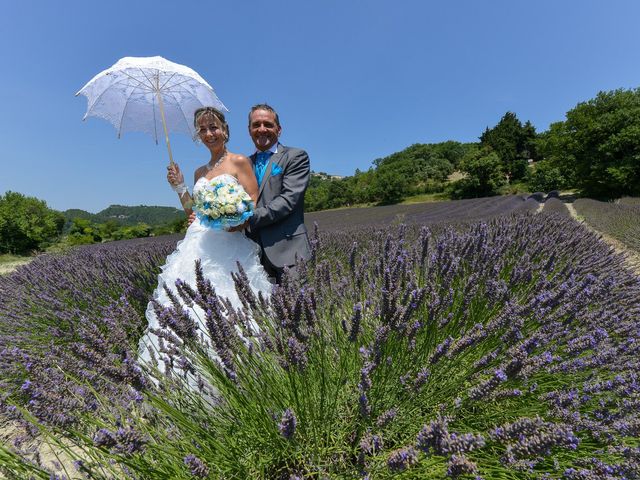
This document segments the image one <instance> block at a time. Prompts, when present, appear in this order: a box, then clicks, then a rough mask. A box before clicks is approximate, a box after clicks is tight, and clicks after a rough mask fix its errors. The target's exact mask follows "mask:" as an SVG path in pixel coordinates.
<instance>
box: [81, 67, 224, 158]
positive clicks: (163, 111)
mask: <svg viewBox="0 0 640 480" xmlns="http://www.w3.org/2000/svg"><path fill="white" fill-rule="evenodd" d="M78 95H84V96H85V97H87V100H88V105H87V113H85V115H84V118H83V120H86V119H87V118H88V117H100V118H104V119H105V120H107V121H109V122H110V123H111V124H112V125H113V126H114V127H115V128H116V130H117V132H118V138H120V136H121V135H122V133H124V132H129V131H134V132H146V133H149V134H151V135H152V136H153V138H154V140H155V141H156V143H158V135H159V134H161V132H164V134H165V140H166V142H167V148H168V149H169V158H170V161H171V163H173V157H172V155H171V145H170V143H169V135H168V132H182V133H187V134H189V135H191V136H194V135H195V130H194V127H193V113H194V112H195V111H196V109H198V108H200V107H203V106H211V107H215V108H217V109H218V110H221V111H228V109H227V107H225V106H224V104H223V103H222V102H221V101H220V99H219V98H218V96H217V95H216V94H215V92H214V91H213V88H211V85H209V84H208V83H207V82H206V81H205V80H204V79H203V78H202V77H201V76H200V75H198V73H196V72H195V71H194V70H192V69H190V68H189V67H186V66H184V65H179V64H177V63H173V62H170V61H169V60H166V59H164V58H162V57H124V58H121V59H120V60H118V61H117V62H116V63H115V64H114V65H113V66H112V67H110V68H108V69H106V70H104V71H102V72H100V73H99V74H97V75H96V76H95V77H93V78H92V79H91V80H90V81H89V82H87V84H86V85H85V86H84V87H82V88H81V89H80V91H79V92H78V93H76V96H78Z"/></svg>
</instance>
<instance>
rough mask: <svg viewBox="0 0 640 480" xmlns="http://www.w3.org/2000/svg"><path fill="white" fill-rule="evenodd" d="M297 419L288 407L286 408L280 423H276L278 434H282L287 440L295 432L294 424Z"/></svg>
mask: <svg viewBox="0 0 640 480" xmlns="http://www.w3.org/2000/svg"><path fill="white" fill-rule="evenodd" d="M297 423H298V420H297V419H296V415H295V413H293V410H292V409H290V408H287V409H286V410H285V411H284V413H283V414H282V418H281V419H280V424H279V425H278V431H279V432H280V435H282V436H283V437H284V438H286V439H287V440H291V439H292V438H293V435H294V434H295V433H296V425H297Z"/></svg>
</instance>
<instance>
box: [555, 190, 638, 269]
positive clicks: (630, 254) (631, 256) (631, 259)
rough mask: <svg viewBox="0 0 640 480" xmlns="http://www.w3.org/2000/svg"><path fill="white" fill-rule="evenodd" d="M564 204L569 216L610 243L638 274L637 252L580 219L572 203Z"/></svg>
mask: <svg viewBox="0 0 640 480" xmlns="http://www.w3.org/2000/svg"><path fill="white" fill-rule="evenodd" d="M565 205H566V207H567V209H568V210H569V213H570V214H571V216H572V217H573V218H574V219H575V220H576V221H578V222H580V223H582V224H583V225H584V226H585V227H587V228H588V229H589V230H591V231H592V232H595V233H597V234H598V235H600V237H601V238H602V240H603V241H605V242H606V243H608V244H609V245H611V246H612V247H613V249H614V250H615V251H616V253H619V254H621V255H622V256H623V257H624V258H625V263H626V265H627V266H628V267H629V268H630V269H631V270H632V271H633V272H635V273H636V274H637V275H640V254H639V253H637V252H635V251H634V250H632V249H630V248H629V247H627V246H626V245H625V244H624V243H622V242H621V241H620V240H618V239H616V238H613V237H612V236H611V235H607V234H606V233H603V232H601V231H600V230H596V229H595V228H593V227H592V226H591V225H589V224H588V223H587V222H585V221H584V220H583V219H581V218H580V216H579V215H578V212H576V209H575V207H574V206H573V203H565Z"/></svg>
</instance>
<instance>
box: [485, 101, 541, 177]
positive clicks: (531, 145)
mask: <svg viewBox="0 0 640 480" xmlns="http://www.w3.org/2000/svg"><path fill="white" fill-rule="evenodd" d="M535 138H536V131H535V128H534V127H533V125H532V124H531V122H526V123H525V125H522V123H521V122H520V120H518V117H517V116H516V114H515V113H513V112H507V113H505V114H504V116H503V117H502V118H501V119H500V121H499V122H498V124H497V125H496V126H495V127H493V128H491V129H489V128H488V127H487V129H486V130H485V131H484V133H483V134H482V135H481V136H480V144H481V145H482V146H483V147H489V148H491V149H492V150H493V151H494V152H496V153H497V154H498V157H499V158H500V160H501V162H502V166H503V170H504V172H505V174H506V175H507V176H508V178H509V180H519V179H521V178H523V177H524V176H525V175H526V173H527V160H528V159H529V158H533V159H535V158H536V157H535V155H536V151H535Z"/></svg>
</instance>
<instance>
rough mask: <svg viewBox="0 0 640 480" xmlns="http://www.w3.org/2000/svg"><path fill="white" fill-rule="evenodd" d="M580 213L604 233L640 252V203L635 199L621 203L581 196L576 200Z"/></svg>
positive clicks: (575, 203) (577, 210) (576, 207)
mask: <svg viewBox="0 0 640 480" xmlns="http://www.w3.org/2000/svg"><path fill="white" fill-rule="evenodd" d="M573 205H574V207H575V209H576V212H577V213H578V215H580V216H581V217H583V218H584V220H585V221H586V222H587V223H588V224H589V225H591V226H592V227H594V228H595V229H596V230H599V231H601V232H603V233H606V234H608V235H611V236H612V237H614V238H616V239H618V240H620V241H621V242H622V243H624V244H625V245H626V246H628V247H630V248H632V249H634V250H636V251H639V252H640V204H637V203H636V204H634V203H633V199H627V200H625V201H624V202H621V203H608V202H599V201H598V200H591V199H589V198H580V199H578V200H576V201H575V202H574V204H573Z"/></svg>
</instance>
